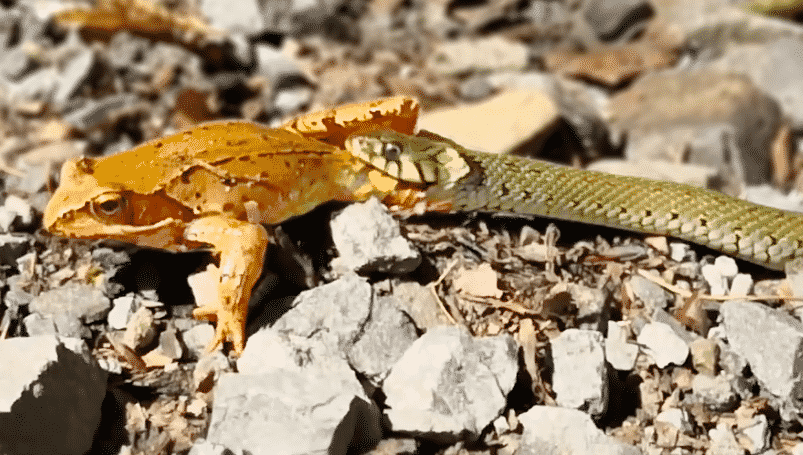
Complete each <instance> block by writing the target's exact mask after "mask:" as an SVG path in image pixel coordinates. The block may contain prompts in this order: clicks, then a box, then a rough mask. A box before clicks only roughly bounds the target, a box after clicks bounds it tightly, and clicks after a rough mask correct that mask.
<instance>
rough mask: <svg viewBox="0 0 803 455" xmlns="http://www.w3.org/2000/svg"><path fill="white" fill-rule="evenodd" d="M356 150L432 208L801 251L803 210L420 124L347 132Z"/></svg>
mask: <svg viewBox="0 0 803 455" xmlns="http://www.w3.org/2000/svg"><path fill="white" fill-rule="evenodd" d="M346 149H347V150H348V151H349V152H350V153H351V154H352V155H353V156H355V157H357V158H358V159H360V160H362V161H363V162H365V163H367V164H369V165H371V166H373V167H374V168H375V169H377V170H378V171H379V172H381V173H383V175H386V176H388V177H390V178H392V179H396V180H397V181H398V183H399V185H400V186H399V187H398V188H406V189H408V190H414V191H416V192H418V193H419V194H420V196H419V199H420V200H421V201H423V202H424V203H425V205H426V207H427V208H428V209H427V210H430V211H441V212H471V211H478V212H504V213H510V214H519V215H534V216H540V217H546V218H552V219H558V220H569V221H576V222H581V223H587V224H593V225H602V226H608V227H613V228H617V229H622V230H627V231H632V232H637V233H643V234H653V235H665V236H671V237H675V238H678V239H681V240H686V241H689V242H692V243H695V244H698V245H702V246H705V247H708V248H711V249H714V250H717V251H720V252H722V253H725V254H727V255H730V256H734V257H737V258H741V259H744V260H747V261H749V262H753V263H756V264H759V265H762V266H764V267H766V268H768V269H773V270H783V269H784V267H785V264H786V263H787V262H789V261H791V260H792V259H794V258H797V257H800V256H803V214H800V213H794V212H788V211H783V210H778V209H775V208H771V207H766V206H763V205H759V204H754V203H752V202H748V201H745V200H742V199H738V198H735V197H732V196H729V195H726V194H723V193H720V192H716V191H711V190H707V189H704V188H699V187H694V186H689V185H683V184H679V183H674V182H667V181H657V180H650V179H646V178H641V177H632V176H620V175H614V174H609V173H605V172H599V171H590V170H583V169H577V168H571V167H566V166H561V165H557V164H553V163H548V162H545V161H540V160H536V159H531V158H525V157H520V156H514V155H509V154H493V153H484V152H478V151H473V150H468V149H466V148H464V147H461V146H460V145H458V144H457V143H455V142H454V141H452V140H450V139H447V138H444V137H441V136H438V135H437V134H434V133H430V132H427V131H421V132H419V133H418V134H417V135H415V136H411V135H407V134H402V133H399V132H395V131H388V130H379V131H373V132H370V133H365V134H357V135H353V136H351V137H349V138H348V139H347V141H346Z"/></svg>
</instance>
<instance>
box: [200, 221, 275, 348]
mask: <svg viewBox="0 0 803 455" xmlns="http://www.w3.org/2000/svg"><path fill="white" fill-rule="evenodd" d="M184 237H185V238H186V239H187V240H190V241H193V242H199V243H205V244H209V245H211V246H212V247H213V248H214V250H215V251H216V252H218V253H219V254H220V266H219V267H218V276H217V281H218V286H217V293H218V295H217V299H216V300H215V301H214V302H215V303H209V304H206V305H203V306H201V307H199V308H196V309H195V311H193V313H192V314H193V316H195V318H196V319H206V320H209V321H217V329H216V330H215V337H214V339H212V341H211V343H210V344H209V346H208V350H210V351H211V350H213V349H215V348H216V347H217V346H218V345H219V344H220V343H222V342H224V341H227V340H228V341H231V342H232V344H233V345H234V351H235V352H236V353H237V354H241V353H242V352H243V348H244V347H245V321H246V316H247V312H248V299H249V298H250V297H251V290H252V289H253V287H254V285H255V284H256V282H257V280H258V279H259V276H260V274H261V272H262V263H263V261H264V259H265V250H266V248H267V246H268V233H267V232H266V231H265V228H264V227H262V225H260V224H256V223H249V222H247V221H240V220H237V219H233V218H230V217H227V216H224V215H211V216H205V217H202V218H199V219H197V220H195V221H193V222H191V223H190V224H189V226H188V227H187V229H186V230H185V231H184ZM196 299H197V296H196Z"/></svg>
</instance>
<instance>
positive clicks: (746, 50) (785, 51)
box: [709, 37, 803, 129]
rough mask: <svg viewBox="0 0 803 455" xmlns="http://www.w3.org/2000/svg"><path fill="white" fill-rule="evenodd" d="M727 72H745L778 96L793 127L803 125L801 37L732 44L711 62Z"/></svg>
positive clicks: (802, 56) (765, 90)
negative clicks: (800, 82)
mask: <svg viewBox="0 0 803 455" xmlns="http://www.w3.org/2000/svg"><path fill="white" fill-rule="evenodd" d="M709 65H710V67H711V68H715V69H716V70H718V71H721V72H723V73H726V74H744V75H746V76H748V77H749V78H750V80H752V81H753V83H754V84H756V86H757V87H759V88H760V89H761V90H763V91H764V92H766V93H767V94H769V95H770V96H772V97H773V98H774V99H776V100H778V103H779V104H780V106H781V108H782V110H783V113H784V115H785V116H787V117H788V118H790V119H791V120H792V127H793V128H795V129H799V128H802V127H803V114H801V112H803V90H801V88H800V84H799V81H800V74H801V72H803V43H801V41H800V39H799V38H791V37H786V38H779V39H776V40H771V41H768V42H762V43H757V44H741V45H731V46H728V47H727V48H726V49H725V52H724V54H722V55H721V56H720V57H719V58H717V59H716V60H714V61H713V62H711V63H710V64H709Z"/></svg>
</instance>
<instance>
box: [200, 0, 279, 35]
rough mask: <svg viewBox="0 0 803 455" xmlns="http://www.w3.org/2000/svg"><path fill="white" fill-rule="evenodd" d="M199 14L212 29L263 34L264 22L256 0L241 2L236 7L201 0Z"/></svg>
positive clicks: (219, 0) (225, 2)
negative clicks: (207, 21)
mask: <svg viewBox="0 0 803 455" xmlns="http://www.w3.org/2000/svg"><path fill="white" fill-rule="evenodd" d="M199 6H200V8H201V13H202V14H203V15H204V16H205V17H206V18H207V19H208V20H209V23H210V24H211V25H212V26H213V27H217V28H219V29H222V30H227V31H229V32H240V33H245V34H246V35H259V34H260V33H264V32H265V22H264V17H263V16H262V10H261V8H260V3H259V2H258V1H257V0H242V1H239V2H237V5H236V6H235V5H232V4H231V3H229V2H227V1H225V0H223V1H221V0H203V1H202V2H200V5H199Z"/></svg>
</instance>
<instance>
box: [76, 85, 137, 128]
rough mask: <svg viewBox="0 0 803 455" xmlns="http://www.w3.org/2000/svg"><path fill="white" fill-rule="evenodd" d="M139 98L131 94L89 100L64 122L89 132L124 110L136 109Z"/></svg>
mask: <svg viewBox="0 0 803 455" xmlns="http://www.w3.org/2000/svg"><path fill="white" fill-rule="evenodd" d="M137 100H138V97H137V96H136V95H134V94H131V93H121V94H117V95H110V96H106V97H104V98H101V99H98V100H94V99H93V100H88V101H87V103H86V104H84V105H83V106H82V107H80V108H78V109H75V110H73V111H70V112H69V113H67V114H66V115H65V116H64V121H65V122H67V123H69V124H70V125H72V126H73V127H75V129H77V130H78V131H83V132H89V131H92V130H95V129H96V128H98V127H100V126H102V125H103V124H104V123H106V122H111V120H113V118H114V116H116V115H119V112H120V111H121V110H123V109H132V110H133V108H134V106H135V104H136V102H137Z"/></svg>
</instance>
